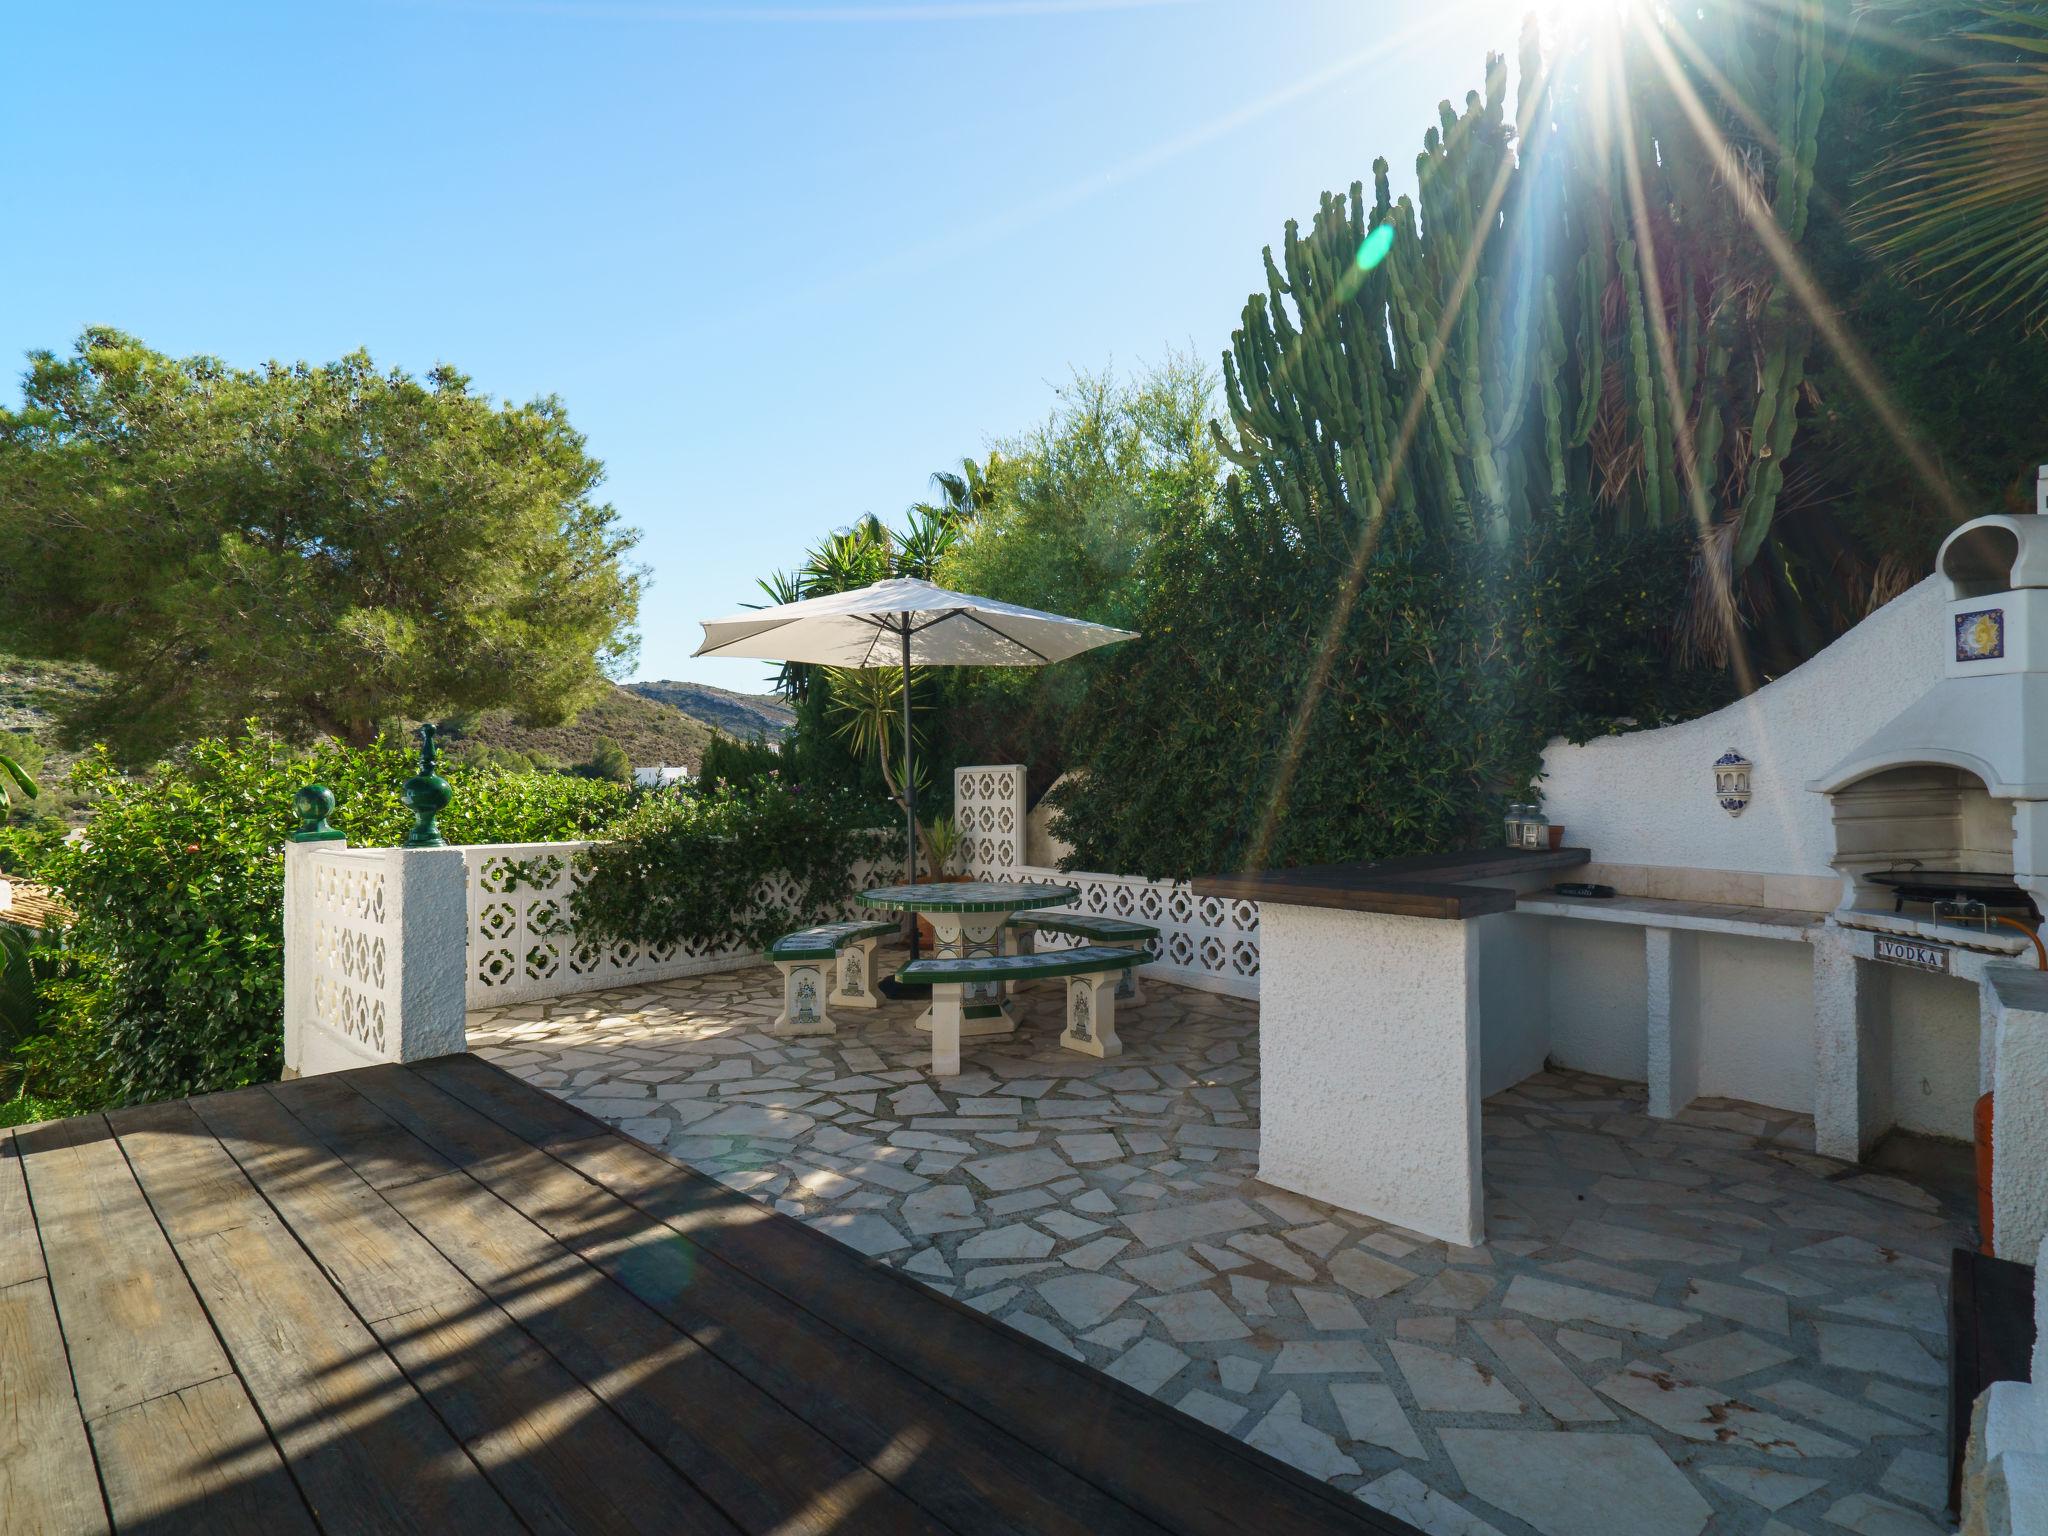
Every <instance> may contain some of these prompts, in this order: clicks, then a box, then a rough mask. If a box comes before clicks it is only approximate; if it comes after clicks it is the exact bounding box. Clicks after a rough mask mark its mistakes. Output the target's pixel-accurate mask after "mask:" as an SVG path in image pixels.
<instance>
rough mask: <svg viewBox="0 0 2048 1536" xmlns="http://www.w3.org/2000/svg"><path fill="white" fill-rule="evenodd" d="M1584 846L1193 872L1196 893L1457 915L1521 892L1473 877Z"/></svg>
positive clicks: (1506, 905)
mask: <svg viewBox="0 0 2048 1536" xmlns="http://www.w3.org/2000/svg"><path fill="white" fill-rule="evenodd" d="M1591 858H1592V854H1591V852H1590V851H1588V850H1587V849H1584V848H1554V849H1542V850H1537V849H1526V848H1476V849H1469V850H1466V851H1464V852H1460V853H1424V854H1416V855H1413V856H1411V857H1408V858H1400V859H1376V860H1373V861H1371V862H1369V863H1357V864H1310V865H1305V866H1303V867H1302V868H1299V869H1268V870H1261V871H1259V872H1257V873H1255V874H1244V875H1198V876H1197V877H1196V878H1195V879H1194V880H1193V881H1192V882H1191V884H1192V885H1193V888H1194V892H1195V894H1196V895H1197V896H1222V897H1227V898H1229V899H1231V900H1233V901H1262V902H1263V901H1277V902H1281V903H1283V904H1285V905H1289V906H1296V907H1333V908H1336V909H1338V910H1340V911H1345V912H1381V913H1388V914H1391V915H1393V916H1396V917H1436V918H1448V919H1452V920H1462V919H1465V918H1469V917H1484V916H1485V915H1486V914H1487V913H1489V912H1508V911H1512V910H1513V909H1514V905H1515V898H1516V896H1517V895H1518V894H1519V893H1518V892H1516V891H1515V890H1514V889H1513V888H1512V887H1510V886H1505V885H1484V884H1480V883H1479V882H1481V881H1485V880H1489V879H1498V878H1500V877H1502V876H1509V875H1535V874H1543V873H1546V872H1548V871H1552V870H1563V869H1570V868H1572V867H1573V866H1575V865H1579V864H1584V863H1587V862H1589V861H1590V860H1591Z"/></svg>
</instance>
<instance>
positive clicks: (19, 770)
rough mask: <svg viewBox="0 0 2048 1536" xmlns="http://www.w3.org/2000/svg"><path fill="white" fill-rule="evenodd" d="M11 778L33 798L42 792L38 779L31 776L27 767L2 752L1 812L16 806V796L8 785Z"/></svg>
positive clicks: (0, 757) (17, 786)
mask: <svg viewBox="0 0 2048 1536" xmlns="http://www.w3.org/2000/svg"><path fill="white" fill-rule="evenodd" d="M10 779H12V780H13V781H14V785H15V787H16V788H17V789H19V790H20V791H21V793H22V794H24V795H26V796H27V797H28V798H29V799H31V800H33V799H35V798H36V796H37V795H39V794H41V793H42V790H40V789H39V788H37V787H36V781H35V780H34V779H32V778H30V777H29V775H28V770H27V769H26V768H24V767H22V766H21V764H19V763H17V762H16V761H15V760H14V759H13V758H11V757H9V756H8V755H7V754H6V753H5V752H0V813H4V812H6V811H9V810H11V809H13V806H14V796H13V795H12V794H11V793H9V791H8V787H7V784H8V780H10Z"/></svg>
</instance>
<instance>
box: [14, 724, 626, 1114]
mask: <svg viewBox="0 0 2048 1536" xmlns="http://www.w3.org/2000/svg"><path fill="white" fill-rule="evenodd" d="M413 771H414V759H413V756H412V754H411V752H410V750H409V749H408V748H407V747H406V746H404V745H403V744H400V743H397V742H385V743H380V744H378V745H375V746H371V747H365V748H347V747H341V746H337V745H333V744H328V745H323V746H320V747H317V748H310V749H308V748H294V747H289V746H286V745H284V744H283V743H280V742H278V741H276V740H274V739H272V738H270V737H267V736H262V735H256V734H250V735H245V736H242V737H238V738H234V739H232V740H217V739H216V740H206V741H201V742H199V743H197V744H195V745H194V746H193V747H192V748H191V749H190V750H189V751H188V752H186V753H184V754H183V755H181V756H180V757H179V758H178V759H177V760H176V761H174V762H168V763H163V764H160V765H158V766H157V767H156V768H154V769H152V770H151V771H150V772H148V773H146V774H142V775H138V776H135V777H128V776H125V775H123V774H121V773H119V772H117V771H116V770H115V769H114V767H113V765H112V763H111V762H110V761H109V760H108V759H107V758H106V757H105V756H103V755H102V756H94V757H90V758H87V759H85V760H84V761H83V762H81V763H80V764H79V765H78V767H77V769H76V770H75V771H74V781H75V782H76V783H77V784H78V785H79V787H80V788H83V789H88V790H91V791H93V792H95V793H96V795H97V797H98V798H97V801H96V803H95V807H94V811H93V816H92V820H91V822H90V823H89V824H88V826H87V831H86V839H85V841H83V842H82V843H76V844H72V845H69V846H67V847H65V848H63V849H61V850H59V851H58V852H56V853H55V854H53V855H52V856H50V857H49V858H48V859H47V860H46V862H45V865H44V870H43V873H44V876H45V878H47V879H49V880H50V881H51V882H52V883H53V884H54V885H55V886H56V887H57V889H58V891H59V893H60V894H61V895H62V897H63V899H64V903H65V905H66V906H68V907H69V908H70V909H71V911H72V912H73V914H74V917H75V923H74V927H73V928H72V930H71V934H70V939H71V944H72V946H73V949H74V951H75V956H76V960H77V969H78V974H77V975H76V976H75V977H74V978H73V979H71V980H68V981H63V982H59V983H55V984H53V985H50V986H48V987H45V988H42V989H40V995H41V1001H42V1004H43V1014H44V1020H43V1027H42V1032H43V1033H44V1035H45V1036H46V1037H47V1040H46V1044H45V1046H44V1049H43V1053H42V1055H43V1059H44V1060H45V1061H47V1062H51V1063H55V1064H57V1065H56V1066H54V1067H53V1069H52V1071H51V1074H50V1075H51V1076H52V1078H53V1079H54V1080H52V1081H48V1082H40V1083H38V1084H37V1090H38V1091H40V1092H43V1093H45V1094H47V1095H49V1096H50V1097H51V1098H53V1099H59V1100H62V1101H64V1102H67V1103H70V1104H72V1105H75V1106H77V1107H79V1108H91V1107H97V1106H100V1105H104V1104H118V1103H133V1102H138V1101H145V1100H153V1099H164V1098H175V1097H179V1096H181V1095H185V1094H191V1093H206V1092H211V1091H214V1090H216V1089H223V1088H234V1087H240V1086H242V1085H244V1084H247V1083H253V1082H261V1081H267V1080H271V1079H274V1078H276V1076H277V1074H278V1069H279V1067H280V1065H281V1062H282V1051H283V1017H284V864H283V859H282V857H281V854H282V852H283V848H284V843H285V839H286V837H287V836H288V835H289V833H290V832H291V831H292V830H293V828H294V827H295V826H296V825H297V819H296V818H295V817H294V816H293V815H292V812H291V799H292V795H293V794H294V793H295V792H296V791H297V790H298V789H299V788H300V787H301V786H302V785H305V784H307V783H311V782H314V781H318V782H320V783H324V784H326V785H327V786H328V787H329V788H330V789H332V790H333V791H334V793H335V798H336V801H337V808H336V811H335V815H334V817H333V823H334V825H335V826H336V827H337V828H339V829H341V830H342V831H344V832H346V833H347V834H348V838H349V841H350V842H351V843H353V844H355V845H357V846H389V845H392V844H395V843H396V842H397V841H398V840H399V838H400V837H401V836H402V835H403V833H404V831H405V829H406V828H407V827H408V826H409V825H410V824H411V820H412V817H411V813H410V812H409V811H407V810H406V808H405V807H404V806H403V805H402V804H401V803H400V802H399V799H398V786H399V785H400V784H401V783H403V782H404V780H405V779H406V778H407V777H408V776H409V775H410V774H411V773H412V772H413ZM447 776H448V778H449V780H450V782H451V783H453V785H454V786H455V799H454V803H453V804H452V805H451V806H450V807H449V809H448V811H447V812H446V813H445V814H444V815H443V816H442V818H441V828H442V831H443V833H444V835H445V836H446V837H447V838H448V840H449V841H450V842H463V843H471V842H537V841H544V840H552V839H557V838H577V837H587V836H590V835H592V834H594V833H596V832H598V831H600V830H602V829H603V828H604V827H606V826H607V825H609V824H610V823H612V822H614V821H616V820H617V819H618V818H619V817H620V816H621V815H623V814H624V812H625V811H626V808H627V805H628V803H629V799H630V796H629V794H628V792H627V791H626V790H625V789H623V788H621V787H620V786H618V785H615V784H609V783H605V782H602V781H599V780H592V779H574V778H565V777H561V776H558V775H552V774H501V773H490V772H472V771H468V770H465V769H463V768H462V767H461V766H460V765H459V764H457V765H451V766H450V767H449V768H448V769H447Z"/></svg>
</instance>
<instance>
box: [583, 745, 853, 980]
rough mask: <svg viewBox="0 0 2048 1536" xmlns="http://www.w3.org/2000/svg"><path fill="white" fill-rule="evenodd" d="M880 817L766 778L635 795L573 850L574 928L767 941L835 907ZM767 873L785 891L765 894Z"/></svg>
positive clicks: (651, 940)
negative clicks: (614, 822) (604, 835)
mask: <svg viewBox="0 0 2048 1536" xmlns="http://www.w3.org/2000/svg"><path fill="white" fill-rule="evenodd" d="M887 817H888V813H887V808H886V807H883V806H878V805H876V804H875V803H874V802H872V801H870V800H866V799H864V798H861V797H857V796H853V795H847V794H843V793H836V792H812V793H808V794H807V793H804V792H802V791H801V790H798V789H794V788H791V787H788V786H786V785H784V784H783V783H782V782H781V780H779V779H775V778H768V779H763V780H760V781H758V782H756V783H754V784H752V785H750V786H743V787H740V788H718V789H712V790H707V791H704V792H700V793H694V794H687V795H678V796H663V797H660V798H655V799H648V800H644V801H642V802H641V803H640V805H639V807H638V808H637V809H635V810H634V812H633V813H632V814H631V815H630V816H628V817H627V818H626V820H625V821H624V822H623V823H622V824H621V825H620V826H619V827H618V829H617V831H616V832H615V834H614V835H613V837H612V838H611V839H610V840H609V841H606V842H602V843H597V844H593V845H592V846H591V847H589V848H587V849H585V850H584V851H583V852H582V853H581V854H580V855H578V857H577V860H576V866H577V870H578V872H579V874H581V875H582V877H583V878H582V880H581V882H580V883H579V884H578V886H577V888H576V893H575V896H574V897H573V898H572V900H571V903H570V907H571V911H572V912H573V914H574V917H575V921H576V929H577V932H578V933H579V934H586V935H591V936H594V937H596V938H599V939H603V940H612V941H616V940H634V941H637V942H639V943H643V944H704V945H710V946H723V945H727V944H734V945H737V946H739V947H741V948H743V949H766V948H767V947H768V946H769V945H770V944H771V943H773V942H774V941H775V939H776V938H777V937H779V936H780V935H782V934H783V933H786V932H788V931H789V930H790V929H792V928H801V927H803V926H804V925H805V924H807V923H813V922H818V921H820V920H823V919H825V918H829V917H832V916H836V915H837V914H838V913H839V912H840V911H841V910H842V909H843V908H844V907H845V905H846V903H847V900H848V899H849V898H850V897H851V896H852V894H853V866H854V863H855V861H856V860H858V859H860V858H862V857H864V856H870V855H872V854H873V853H875V852H876V851H878V850H879V849H880V848H881V847H882V846H884V844H885V843H886V840H887V837H888V832H887V830H886V822H887ZM771 875H780V876H784V877H786V879H787V895H786V896H784V897H782V898H780V899H773V898H771V899H769V900H767V901H765V902H764V901H762V900H761V899H760V898H761V895H762V887H763V882H764V881H765V880H767V878H768V877H769V876H771ZM778 884H780V882H778Z"/></svg>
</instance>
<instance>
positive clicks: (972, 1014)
mask: <svg viewBox="0 0 2048 1536" xmlns="http://www.w3.org/2000/svg"><path fill="white" fill-rule="evenodd" d="M1079 895H1080V892H1079V891H1077V890H1075V889H1074V887H1073V886H1071V885H1025V884H1017V883H1012V882H1010V881H1006V880H956V881H943V880H935V881H930V882H927V883H922V884H918V885H884V886H880V887H878V888H877V889H875V890H872V891H862V892H861V893H860V896H859V898H858V899H859V900H860V901H861V902H862V903H863V904H865V905H867V906H870V907H881V908H884V909H886V910H889V911H895V912H916V913H919V914H921V915H922V916H923V917H924V919H925V921H926V922H928V923H930V924H931V925H932V935H933V938H934V940H935V941H936V945H935V949H934V953H933V956H932V958H933V959H937V960H965V959H968V958H970V957H976V958H978V957H981V956H984V955H999V954H1001V953H1002V952H1003V950H1002V944H1003V924H1004V923H1005V922H1007V921H1008V920H1009V916H1010V914H1011V913H1012V912H1029V911H1032V910H1034V909H1036V908H1039V907H1063V906H1065V905H1066V904H1067V903H1068V902H1070V901H1073V900H1074V899H1075V898H1076V897H1077V896H1079ZM940 1008H958V1009H959V1010H960V1033H961V1034H962V1035H1007V1034H1009V1033H1010V1032H1011V1031H1012V1030H1014V1029H1015V1028H1016V1027H1017V1019H1016V1015H1014V1014H1012V1013H1011V1012H1010V1009H1009V1005H1008V1004H1007V1003H1006V1002H1005V1001H1004V997H1003V986H1002V983H1000V982H994V981H975V982H968V983H967V984H966V985H964V986H958V987H948V986H936V987H933V988H932V1006H931V1007H930V1008H927V1009H926V1010H925V1011H924V1013H923V1014H921V1015H920V1016H919V1018H918V1021H917V1027H918V1028H919V1029H923V1030H929V1029H930V1028H931V1027H932V1017H933V1012H934V1010H936V1009H940Z"/></svg>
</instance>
